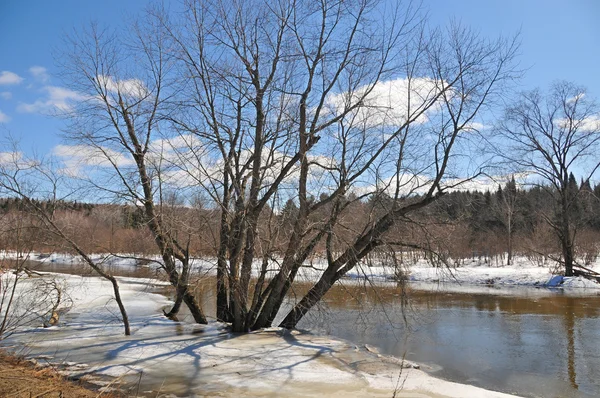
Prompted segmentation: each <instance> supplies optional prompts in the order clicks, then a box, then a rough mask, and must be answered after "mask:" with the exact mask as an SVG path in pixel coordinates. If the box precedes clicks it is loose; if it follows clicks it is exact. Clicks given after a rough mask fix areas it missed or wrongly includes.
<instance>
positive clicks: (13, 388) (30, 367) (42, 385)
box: [0, 351, 118, 398]
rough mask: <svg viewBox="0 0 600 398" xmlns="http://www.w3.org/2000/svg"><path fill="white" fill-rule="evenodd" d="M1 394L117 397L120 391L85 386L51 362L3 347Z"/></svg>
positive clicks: (18, 397)
mask: <svg viewBox="0 0 600 398" xmlns="http://www.w3.org/2000/svg"><path fill="white" fill-rule="evenodd" d="M0 369H2V370H0V396H2V397H12V398H31V397H40V398H41V397H44V398H59V397H60V398H116V397H117V396H118V395H115V394H112V393H103V392H101V391H94V390H90V389H87V388H85V387H84V386H81V385H78V384H76V383H74V382H71V381H69V380H67V379H65V377H64V376H62V375H61V374H59V373H58V372H57V371H56V370H55V369H54V368H53V367H51V366H43V367H42V366H36V365H34V364H33V363H32V362H30V361H26V360H23V359H21V358H17V357H15V356H13V355H8V354H6V353H4V352H2V351H0Z"/></svg>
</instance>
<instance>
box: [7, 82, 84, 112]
mask: <svg viewBox="0 0 600 398" xmlns="http://www.w3.org/2000/svg"><path fill="white" fill-rule="evenodd" d="M43 90H44V91H46V94H47V96H46V98H43V99H38V100H37V101H35V102H33V103H30V104H26V103H21V104H19V106H18V107H17V110H18V111H19V112H23V113H49V112H55V111H59V112H68V111H70V110H71V109H72V105H71V102H72V101H81V100H84V99H85V98H86V97H85V96H84V95H82V94H80V93H78V92H76V91H73V90H69V89H68V88H64V87H56V86H44V87H43Z"/></svg>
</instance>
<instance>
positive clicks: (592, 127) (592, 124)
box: [556, 115, 600, 133]
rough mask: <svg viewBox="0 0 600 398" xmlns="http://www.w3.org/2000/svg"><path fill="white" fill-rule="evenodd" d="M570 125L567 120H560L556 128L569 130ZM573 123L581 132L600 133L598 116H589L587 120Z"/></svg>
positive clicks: (599, 118) (599, 117)
mask: <svg viewBox="0 0 600 398" xmlns="http://www.w3.org/2000/svg"><path fill="white" fill-rule="evenodd" d="M569 123H570V122H569V120H567V119H558V120H557V121H556V126H558V127H560V128H562V129H568V128H569ZM573 123H574V126H575V127H577V129H578V130H579V131H583V132H588V133H592V132H600V116H598V115H593V116H589V117H586V118H585V119H580V120H575V121H574V122H573Z"/></svg>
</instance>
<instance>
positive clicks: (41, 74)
mask: <svg viewBox="0 0 600 398" xmlns="http://www.w3.org/2000/svg"><path fill="white" fill-rule="evenodd" d="M29 73H31V74H32V75H33V77H34V78H36V79H37V80H39V81H41V82H42V83H45V82H47V81H48V79H50V75H48V70H47V69H46V68H44V67H43V66H32V67H31V68H29Z"/></svg>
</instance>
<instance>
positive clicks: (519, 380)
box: [299, 286, 600, 398]
mask: <svg viewBox="0 0 600 398" xmlns="http://www.w3.org/2000/svg"><path fill="white" fill-rule="evenodd" d="M337 290H338V291H334V292H332V294H330V295H329V296H328V297H327V299H326V308H325V309H323V310H322V311H318V310H317V311H314V312H313V313H312V314H310V316H309V317H307V318H306V319H305V320H303V321H302V322H301V323H300V325H299V327H301V328H302V327H303V328H307V329H310V330H314V331H316V332H319V333H329V334H331V335H333V336H336V337H341V338H344V339H347V340H350V341H352V342H354V343H356V344H369V345H372V346H375V347H378V348H379V349H380V350H381V351H382V352H383V353H386V354H392V355H396V356H399V357H402V356H405V357H406V358H407V359H409V360H413V361H416V362H419V363H421V364H424V365H425V366H424V369H425V370H428V371H430V372H431V373H432V374H434V375H436V376H438V377H441V378H444V379H448V380H452V381H456V382H460V383H468V384H473V385H477V386H480V387H484V388H487V389H492V390H497V391H503V392H508V393H515V394H518V395H522V396H527V397H557V398H558V397H597V396H598V395H600V381H599V380H598V376H599V375H600V345H599V344H598V343H599V342H600V297H599V296H598V295H583V296H582V295H577V296H574V295H569V294H564V293H562V292H560V291H554V292H552V291H548V290H544V289H512V290H511V291H509V293H510V294H509V295H497V294H485V293H470V294H461V293H444V292H440V291H431V290H426V291H419V290H414V289H413V291H412V293H409V305H408V306H405V307H404V309H403V308H402V291H401V290H400V289H399V288H396V287H389V286H388V287H378V288H377V289H369V290H368V291H366V292H365V291H364V290H363V289H358V288H354V287H346V288H344V289H337ZM495 293H506V292H505V291H500V292H495ZM580 293H581V292H580ZM588 293H589V292H588ZM404 317H406V323H405V321H404Z"/></svg>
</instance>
